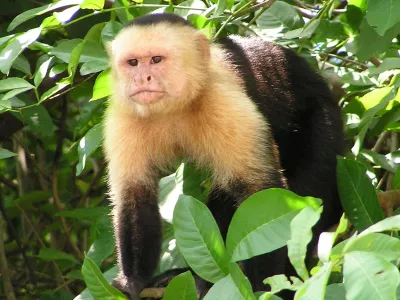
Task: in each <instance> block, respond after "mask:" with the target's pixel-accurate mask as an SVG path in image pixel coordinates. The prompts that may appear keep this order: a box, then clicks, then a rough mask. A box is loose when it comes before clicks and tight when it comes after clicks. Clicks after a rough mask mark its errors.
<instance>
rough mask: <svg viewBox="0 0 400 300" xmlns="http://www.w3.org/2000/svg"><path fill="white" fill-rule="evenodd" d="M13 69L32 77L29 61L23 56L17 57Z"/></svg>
mask: <svg viewBox="0 0 400 300" xmlns="http://www.w3.org/2000/svg"><path fill="white" fill-rule="evenodd" d="M11 67H12V68H14V69H16V70H19V71H21V72H24V73H25V74H27V75H32V73H31V66H30V65H29V61H28V59H27V58H26V57H25V56H24V55H23V54H20V55H19V56H17V58H16V59H15V60H14V62H13V64H12V66H11Z"/></svg>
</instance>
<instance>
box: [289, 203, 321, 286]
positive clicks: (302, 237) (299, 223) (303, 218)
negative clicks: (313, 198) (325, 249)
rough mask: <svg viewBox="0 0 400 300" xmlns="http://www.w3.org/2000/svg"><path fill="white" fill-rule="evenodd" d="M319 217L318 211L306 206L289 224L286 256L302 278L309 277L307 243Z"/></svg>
mask: <svg viewBox="0 0 400 300" xmlns="http://www.w3.org/2000/svg"><path fill="white" fill-rule="evenodd" d="M319 218H320V213H319V212H318V211H315V210H314V209H312V208H311V207H309V206H307V207H305V208H303V209H302V210H301V211H300V213H299V214H298V215H297V216H295V217H294V219H293V220H292V223H291V224H290V230H291V235H290V240H289V241H288V243H287V246H288V256H289V260H290V262H291V263H292V266H293V267H294V268H295V270H296V272H297V274H298V275H299V276H300V277H301V278H302V279H303V280H307V279H308V278H309V274H308V270H307V267H306V264H305V258H306V254H307V245H308V243H310V242H311V239H312V227H313V226H314V225H315V224H316V223H317V221H318V220H319Z"/></svg>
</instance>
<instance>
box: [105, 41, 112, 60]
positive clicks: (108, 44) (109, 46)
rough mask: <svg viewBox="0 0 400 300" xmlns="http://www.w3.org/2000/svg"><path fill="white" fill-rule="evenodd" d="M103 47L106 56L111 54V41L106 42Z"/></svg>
mask: <svg viewBox="0 0 400 300" xmlns="http://www.w3.org/2000/svg"><path fill="white" fill-rule="evenodd" d="M104 48H106V51H107V54H108V56H109V57H111V56H112V54H113V42H112V41H108V42H106V43H105V45H104Z"/></svg>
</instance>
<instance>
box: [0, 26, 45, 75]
mask: <svg viewBox="0 0 400 300" xmlns="http://www.w3.org/2000/svg"><path fill="white" fill-rule="evenodd" d="M41 31H42V29H41V28H40V27H38V28H34V29H30V30H28V31H27V32H25V33H22V34H20V35H18V36H16V37H15V38H14V39H13V40H12V41H11V42H10V43H8V45H7V46H6V47H4V49H3V50H2V51H1V52H0V58H2V59H0V72H2V73H4V74H8V72H9V71H10V68H11V66H12V64H13V62H14V60H15V59H16V58H17V57H18V55H20V54H21V52H22V51H23V50H25V49H26V48H27V47H28V46H29V45H30V44H32V43H33V42H34V41H36V40H37V39H38V38H39V36H40V33H41Z"/></svg>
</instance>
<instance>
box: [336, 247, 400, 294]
mask: <svg viewBox="0 0 400 300" xmlns="http://www.w3.org/2000/svg"><path fill="white" fill-rule="evenodd" d="M343 283H344V285H345V288H346V299H347V300H353V299H354V300H359V299H363V300H377V299H382V300H389V299H393V300H395V299H396V289H397V286H398V284H399V283H400V274H399V270H398V269H397V268H396V267H395V266H394V265H393V264H391V263H389V262H387V261H386V260H384V259H382V258H380V257H379V256H377V255H375V254H372V253H368V252H351V253H348V254H346V255H345V257H344V264H343Z"/></svg>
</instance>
